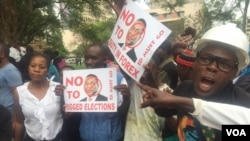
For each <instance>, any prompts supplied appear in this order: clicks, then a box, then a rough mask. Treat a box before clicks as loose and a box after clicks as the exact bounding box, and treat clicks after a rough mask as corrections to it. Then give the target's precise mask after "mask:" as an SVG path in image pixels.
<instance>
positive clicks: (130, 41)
mask: <svg viewBox="0 0 250 141" xmlns="http://www.w3.org/2000/svg"><path fill="white" fill-rule="evenodd" d="M145 29H146V21H145V20H144V19H138V20H136V21H135V22H134V23H133V25H132V26H131V27H130V28H129V30H128V32H127V35H126V41H125V44H124V46H123V47H122V49H123V51H125V52H126V53H127V55H128V56H129V57H130V59H131V60H132V61H133V62H136V60H137V56H136V53H135V50H134V49H135V48H136V47H137V46H138V45H139V44H140V43H141V41H142V40H143V38H144V35H145Z"/></svg>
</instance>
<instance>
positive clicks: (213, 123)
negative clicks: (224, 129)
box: [190, 98, 250, 130]
mask: <svg viewBox="0 0 250 141" xmlns="http://www.w3.org/2000/svg"><path fill="white" fill-rule="evenodd" d="M192 101H193V105H194V108H195V110H194V111H193V112H191V113H190V114H191V115H193V116H194V117H196V118H197V119H198V120H199V121H200V122H201V124H204V125H206V126H209V127H212V128H215V129H218V130H221V125H222V124H250V118H249V117H250V109H248V108H245V107H241V106H237V105H229V104H223V103H216V102H207V101H203V100H200V99H195V98H193V99H192ZM232 115H233V116H232Z"/></svg>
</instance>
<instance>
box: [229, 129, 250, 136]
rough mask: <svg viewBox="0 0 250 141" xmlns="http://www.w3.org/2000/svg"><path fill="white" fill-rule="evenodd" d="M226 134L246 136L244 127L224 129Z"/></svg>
mask: <svg viewBox="0 0 250 141" xmlns="http://www.w3.org/2000/svg"><path fill="white" fill-rule="evenodd" d="M226 132H227V136H247V135H246V132H245V130H244V129H226Z"/></svg>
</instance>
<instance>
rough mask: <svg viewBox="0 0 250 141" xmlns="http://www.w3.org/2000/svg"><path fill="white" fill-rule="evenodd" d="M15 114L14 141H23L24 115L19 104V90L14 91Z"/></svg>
mask: <svg viewBox="0 0 250 141" xmlns="http://www.w3.org/2000/svg"><path fill="white" fill-rule="evenodd" d="M14 102H15V105H14V112H15V121H16V124H15V131H14V137H15V140H14V141H22V139H23V136H24V115H23V113H22V109H21V107H20V104H19V97H18V93H17V90H15V91H14Z"/></svg>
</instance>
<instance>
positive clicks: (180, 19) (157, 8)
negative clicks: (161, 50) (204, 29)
mask: <svg viewBox="0 0 250 141" xmlns="http://www.w3.org/2000/svg"><path fill="white" fill-rule="evenodd" d="M169 2H171V1H169ZM203 4H204V0H187V1H186V3H185V4H184V5H183V6H181V7H178V6H177V7H174V8H173V9H170V8H166V7H164V6H163V5H166V1H158V0H151V1H150V9H148V10H146V11H147V12H148V13H149V14H151V15H152V16H153V17H155V18H156V19H157V20H159V21H160V22H161V23H163V24H164V25H166V26H167V27H168V28H170V29H171V30H172V33H171V35H170V37H169V38H170V39H173V38H175V37H176V35H177V34H179V33H181V32H183V30H184V29H185V27H186V26H190V24H191V23H187V20H185V19H186V18H188V17H195V16H196V14H197V12H199V11H200V10H201V9H202V6H203ZM191 26H192V25H191ZM196 26H199V25H196Z"/></svg>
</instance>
